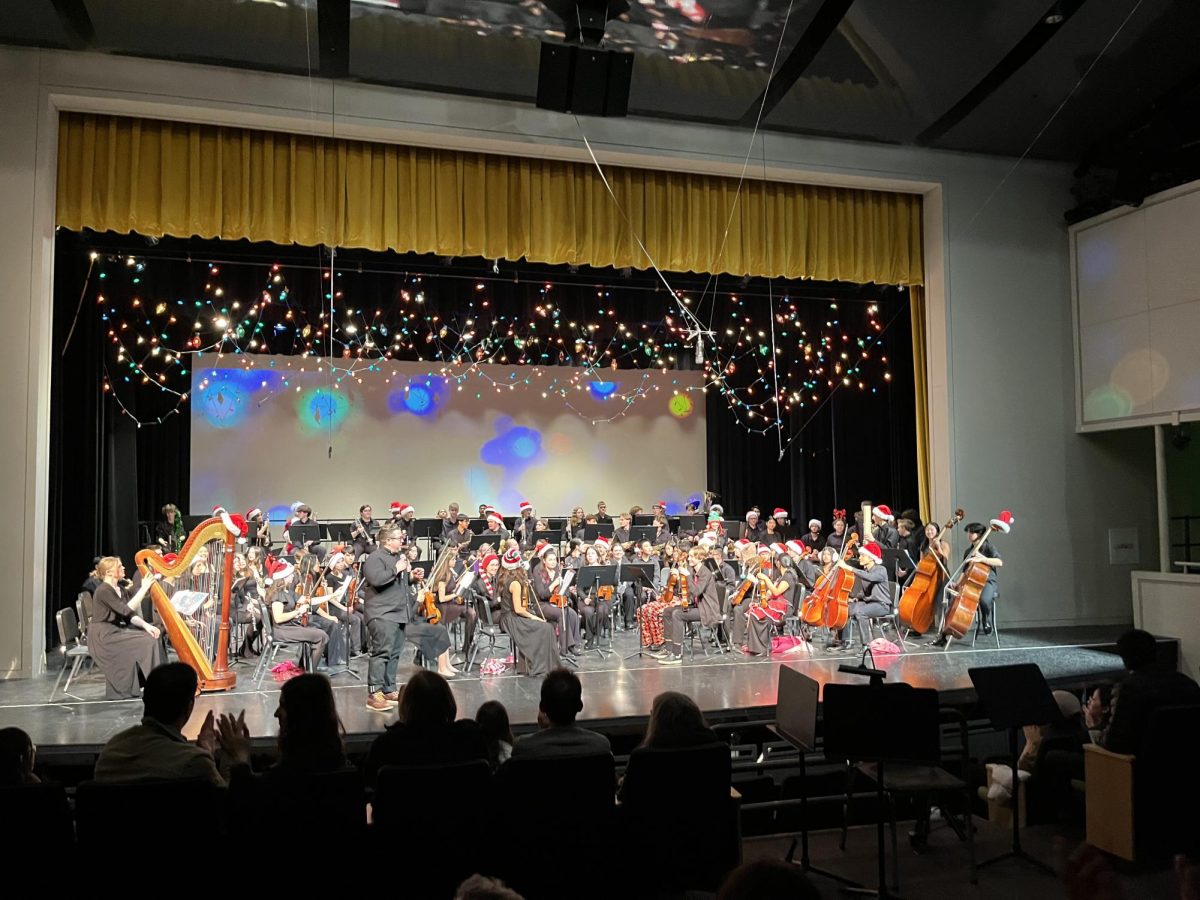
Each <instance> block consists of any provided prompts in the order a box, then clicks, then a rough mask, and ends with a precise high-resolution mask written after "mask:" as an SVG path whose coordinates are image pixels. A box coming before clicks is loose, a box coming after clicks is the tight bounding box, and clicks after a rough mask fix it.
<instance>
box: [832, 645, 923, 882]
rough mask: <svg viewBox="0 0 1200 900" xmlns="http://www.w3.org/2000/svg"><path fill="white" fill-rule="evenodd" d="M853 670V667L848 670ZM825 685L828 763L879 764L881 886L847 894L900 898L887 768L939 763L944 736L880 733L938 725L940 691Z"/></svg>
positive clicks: (877, 829)
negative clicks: (890, 871) (889, 834)
mask: <svg viewBox="0 0 1200 900" xmlns="http://www.w3.org/2000/svg"><path fill="white" fill-rule="evenodd" d="M847 669H851V670H852V669H853V667H847ZM871 681H872V683H871V684H836V683H830V684H826V685H825V697H824V704H823V707H822V710H823V712H824V735H825V758H826V759H827V760H828V761H829V762H837V763H843V764H844V763H846V762H847V761H848V760H849V761H851V763H852V764H853V762H870V763H874V764H875V767H876V770H875V773H874V778H875V797H876V804H877V806H876V809H877V812H878V815H877V816H876V823H875V840H876V853H877V856H878V864H879V871H878V878H879V886H878V888H877V889H875V890H871V889H869V888H846V890H848V891H850V892H852V893H856V894H858V893H862V894H872V895H876V896H879V897H895V896H896V895H895V894H892V893H890V892H889V891H888V886H887V857H886V849H885V847H886V844H885V840H884V822H883V820H884V814H883V811H884V810H885V809H886V808H887V806H886V805H885V800H886V795H885V792H884V763H885V760H886V761H889V762H895V761H902V760H915V761H921V760H929V759H936V758H937V757H938V755H939V753H940V751H941V748H940V746H939V741H940V737H941V734H940V731H939V730H938V728H937V727H934V728H931V729H919V728H911V727H909V728H895V729H888V728H880V727H879V723H880V722H907V723H912V722H923V721H926V720H931V721H932V722H933V723H935V724H936V723H937V721H938V708H937V702H938V700H937V691H935V690H932V689H929V688H921V689H918V688H914V687H913V686H912V685H909V684H905V683H904V682H898V683H895V684H884V683H882V681H877V680H876V679H875V678H872V679H871Z"/></svg>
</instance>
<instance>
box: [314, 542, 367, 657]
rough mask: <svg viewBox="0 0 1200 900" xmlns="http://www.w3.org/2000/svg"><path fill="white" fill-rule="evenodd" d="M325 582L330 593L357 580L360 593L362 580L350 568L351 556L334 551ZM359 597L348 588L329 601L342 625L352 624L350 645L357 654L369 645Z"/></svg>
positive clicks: (330, 612) (356, 590)
mask: <svg viewBox="0 0 1200 900" xmlns="http://www.w3.org/2000/svg"><path fill="white" fill-rule="evenodd" d="M325 566H326V571H325V579H324V580H325V584H326V585H327V587H328V589H329V593H331V594H332V593H334V592H335V591H337V590H338V589H339V588H340V587H341V586H342V585H343V584H347V583H348V582H349V581H350V580H351V579H353V580H354V581H355V585H354V592H355V594H357V593H358V589H359V586H360V584H361V582H360V581H359V579H358V578H357V576H356V575H355V573H354V571H353V570H352V569H351V568H350V558H349V557H348V556H346V554H345V553H344V552H340V553H334V554H333V555H332V556H330V557H329V559H328V560H327V561H326V563H325ZM357 599H358V598H357V597H356V596H351V595H350V592H349V591H348V590H347V592H346V593H345V594H343V595H342V599H341V600H330V601H329V614H330V615H331V616H333V617H334V618H335V619H337V620H338V622H340V623H341V624H342V625H349V626H350V647H351V648H352V650H353V652H354V653H355V654H358V653H360V652H362V650H363V649H364V648H365V647H366V645H367V623H366V620H365V619H364V618H363V614H362V610H360V609H358V608H357V605H358V604H357V602H356V601H357Z"/></svg>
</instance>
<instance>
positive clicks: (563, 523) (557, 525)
mask: <svg viewBox="0 0 1200 900" xmlns="http://www.w3.org/2000/svg"><path fill="white" fill-rule="evenodd" d="M545 522H546V524H547V525H548V526H549V528H550V531H563V530H565V529H566V527H567V522H568V520H567V519H545Z"/></svg>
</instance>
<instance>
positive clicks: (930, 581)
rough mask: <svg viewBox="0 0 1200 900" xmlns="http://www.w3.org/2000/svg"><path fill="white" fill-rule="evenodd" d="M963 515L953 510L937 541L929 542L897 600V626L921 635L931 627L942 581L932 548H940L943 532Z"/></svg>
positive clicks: (963, 514)
mask: <svg viewBox="0 0 1200 900" xmlns="http://www.w3.org/2000/svg"><path fill="white" fill-rule="evenodd" d="M965 515H966V513H964V512H963V511H962V510H961V509H956V510H955V511H954V515H953V516H951V517H950V519H949V521H947V522H946V524H945V525H943V526H942V530H941V531H940V532H938V536H937V539H936V540H934V541H930V543H929V548H928V549H927V550H926V551H925V555H924V556H922V557H921V561H920V562H919V563H917V568H916V570H915V571H914V572H913V574H912V578H910V579H909V582H908V584H907V585H906V586H905V588H904V593H903V594H901V596H900V605H899V606H898V607H897V608H896V612H897V613H898V614H899V616H900V624H901V625H903V626H904V627H905V628H910V629H912V630H913V631H915V632H917V633H919V634H924V633H925V632H926V631H928V630H929V628H930V626H932V625H933V612H934V608H935V607H936V606H937V593H938V583H939V582H940V581H941V576H940V571H944V569H945V566H944V565H943V564H942V561H941V559H940V558H939V557H938V554H937V551H936V550H935V547H937V546H940V545H941V542H942V538H943V537H944V536H945V534H946V532H947V531H949V530H950V529H952V528H953V527H954V526H955V525H957V524H958V523H959V522H961V521H962V520H963V517H964V516H965Z"/></svg>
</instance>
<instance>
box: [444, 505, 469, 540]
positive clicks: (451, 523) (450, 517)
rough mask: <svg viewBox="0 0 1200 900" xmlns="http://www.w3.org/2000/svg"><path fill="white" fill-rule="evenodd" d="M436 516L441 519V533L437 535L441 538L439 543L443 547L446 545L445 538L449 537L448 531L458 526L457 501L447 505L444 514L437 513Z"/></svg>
mask: <svg viewBox="0 0 1200 900" xmlns="http://www.w3.org/2000/svg"><path fill="white" fill-rule="evenodd" d="M438 518H440V519H441V520H442V533H441V534H440V535H439V537H440V538H441V545H442V546H443V547H444V546H446V539H447V538H448V537H450V532H452V531H454V530H455V529H457V528H458V502H457V501H456V502H454V503H451V504H450V505H449V506H447V507H446V514H445V515H444V516H443V515H439V516H438ZM463 518H464V519H465V518H466V516H463Z"/></svg>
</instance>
